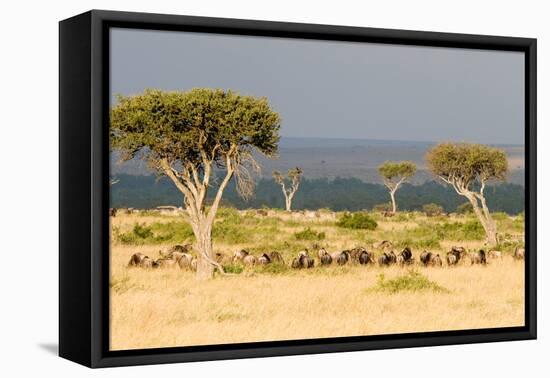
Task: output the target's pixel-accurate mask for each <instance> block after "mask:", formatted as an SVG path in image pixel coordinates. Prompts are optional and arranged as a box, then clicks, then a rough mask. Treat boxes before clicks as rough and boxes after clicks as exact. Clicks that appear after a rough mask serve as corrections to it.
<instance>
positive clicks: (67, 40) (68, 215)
mask: <svg viewBox="0 0 550 378" xmlns="http://www.w3.org/2000/svg"><path fill="white" fill-rule="evenodd" d="M111 27H122V28H136V29H154V30H178V31H195V32H197V31H200V32H205V33H221V34H239V35H254V36H272V37H273V36H275V37H289V38H304V39H321V40H336V41H356V42H376V43H386V44H401V45H403V44H405V45H421V46H444V47H459V48H460V47H462V48H471V49H489V50H510V51H521V52H524V53H525V151H526V152H525V155H526V156H525V159H526V164H525V193H526V196H525V220H526V223H525V227H526V229H525V235H526V241H525V242H526V249H527V251H528V253H527V254H526V256H525V326H523V327H513V328H493V329H481V330H462V331H441V332H429V333H409V334H397V335H381V336H356V337H339V338H328V339H310V340H293V341H273V342H253V343H246V344H228V345H208V346H191V347H177V348H159V349H141V350H126V351H109V345H108V340H109V329H108V325H109V258H108V253H109V240H108V236H109V228H108V227H109V214H108V204H109V186H108V175H109V159H108V156H109V149H108V138H109V133H108V106H109V95H110V94H109V53H110V50H109V33H108V30H109V28H111ZM536 50H537V47H536V39H531V38H515V37H497V36H485V35H469V34H450V33H435V32H420V31H405V30H387V29H375V28H359V27H347V26H346V27H344V26H327V25H311V24H297V23H282V22H266V21H250V20H236V19H223V18H205V17H189V16H175V15H162V14H145V13H129V12H114V11H102V10H92V11H89V12H86V13H84V14H81V15H78V16H75V17H72V18H69V19H66V20H63V21H61V22H60V24H59V89H60V95H59V127H60V132H59V172H60V174H59V187H60V191H59V204H60V205H59V213H60V214H59V219H60V223H59V355H60V356H61V357H64V358H67V359H69V360H72V361H74V362H77V363H80V364H83V365H86V366H88V367H94V368H95V367H109V366H120V365H138V364H157V363H170V362H187V361H202V360H219V359H233V358H250V357H266V356H280V355H297V354H308V353H328V352H345V351H357V350H370V349H386V348H407V347H420V346H434V345H448V344H467V343H481V342H496V341H510V340H526V339H535V338H536V334H537V317H536V306H537V303H536V302H537V301H536V92H537V90H536V85H537V80H536V64H537V53H536Z"/></svg>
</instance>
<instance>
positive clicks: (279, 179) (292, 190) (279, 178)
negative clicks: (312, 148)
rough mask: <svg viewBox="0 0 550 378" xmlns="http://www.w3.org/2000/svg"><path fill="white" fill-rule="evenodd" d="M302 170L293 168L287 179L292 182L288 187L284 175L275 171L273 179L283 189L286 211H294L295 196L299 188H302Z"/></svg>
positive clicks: (289, 171)
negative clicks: (293, 201) (293, 200)
mask: <svg viewBox="0 0 550 378" xmlns="http://www.w3.org/2000/svg"><path fill="white" fill-rule="evenodd" d="M302 173H303V172H302V170H301V169H300V168H298V167H296V168H292V169H289V170H288V173H287V177H288V180H289V181H290V183H289V185H290V186H287V183H286V180H285V177H284V176H283V174H282V173H281V172H279V171H273V179H274V180H275V182H276V183H277V184H279V185H281V189H282V191H283V195H284V196H285V209H286V211H292V199H293V198H294V195H295V194H296V192H297V191H298V188H299V187H300V181H301V180H302Z"/></svg>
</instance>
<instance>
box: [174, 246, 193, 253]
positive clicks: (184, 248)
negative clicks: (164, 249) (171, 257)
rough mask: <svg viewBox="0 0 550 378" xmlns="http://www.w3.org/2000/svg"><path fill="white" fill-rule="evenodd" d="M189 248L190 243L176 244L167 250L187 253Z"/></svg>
mask: <svg viewBox="0 0 550 378" xmlns="http://www.w3.org/2000/svg"><path fill="white" fill-rule="evenodd" d="M191 248H193V246H192V245H191V244H184V245H181V244H177V245H175V246H173V247H172V248H170V250H169V251H168V252H183V253H187V252H189V251H190V250H191Z"/></svg>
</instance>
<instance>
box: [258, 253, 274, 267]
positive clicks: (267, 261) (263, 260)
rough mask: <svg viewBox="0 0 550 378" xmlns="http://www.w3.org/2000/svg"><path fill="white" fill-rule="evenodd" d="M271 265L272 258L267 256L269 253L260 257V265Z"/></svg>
mask: <svg viewBox="0 0 550 378" xmlns="http://www.w3.org/2000/svg"><path fill="white" fill-rule="evenodd" d="M270 263H271V258H270V257H269V256H268V255H267V253H264V254H263V255H261V256H260V257H258V264H260V265H267V264H270Z"/></svg>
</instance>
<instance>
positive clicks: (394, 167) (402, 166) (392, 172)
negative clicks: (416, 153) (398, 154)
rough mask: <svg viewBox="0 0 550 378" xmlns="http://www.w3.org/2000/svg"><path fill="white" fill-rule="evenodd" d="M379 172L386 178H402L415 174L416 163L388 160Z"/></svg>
mask: <svg viewBox="0 0 550 378" xmlns="http://www.w3.org/2000/svg"><path fill="white" fill-rule="evenodd" d="M378 172H379V173H380V175H381V176H382V177H383V178H384V179H385V180H400V179H401V178H409V177H412V176H414V175H415V173H416V165H415V164H414V163H413V162H411V161H386V162H385V163H384V164H382V165H381V166H380V167H378Z"/></svg>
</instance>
